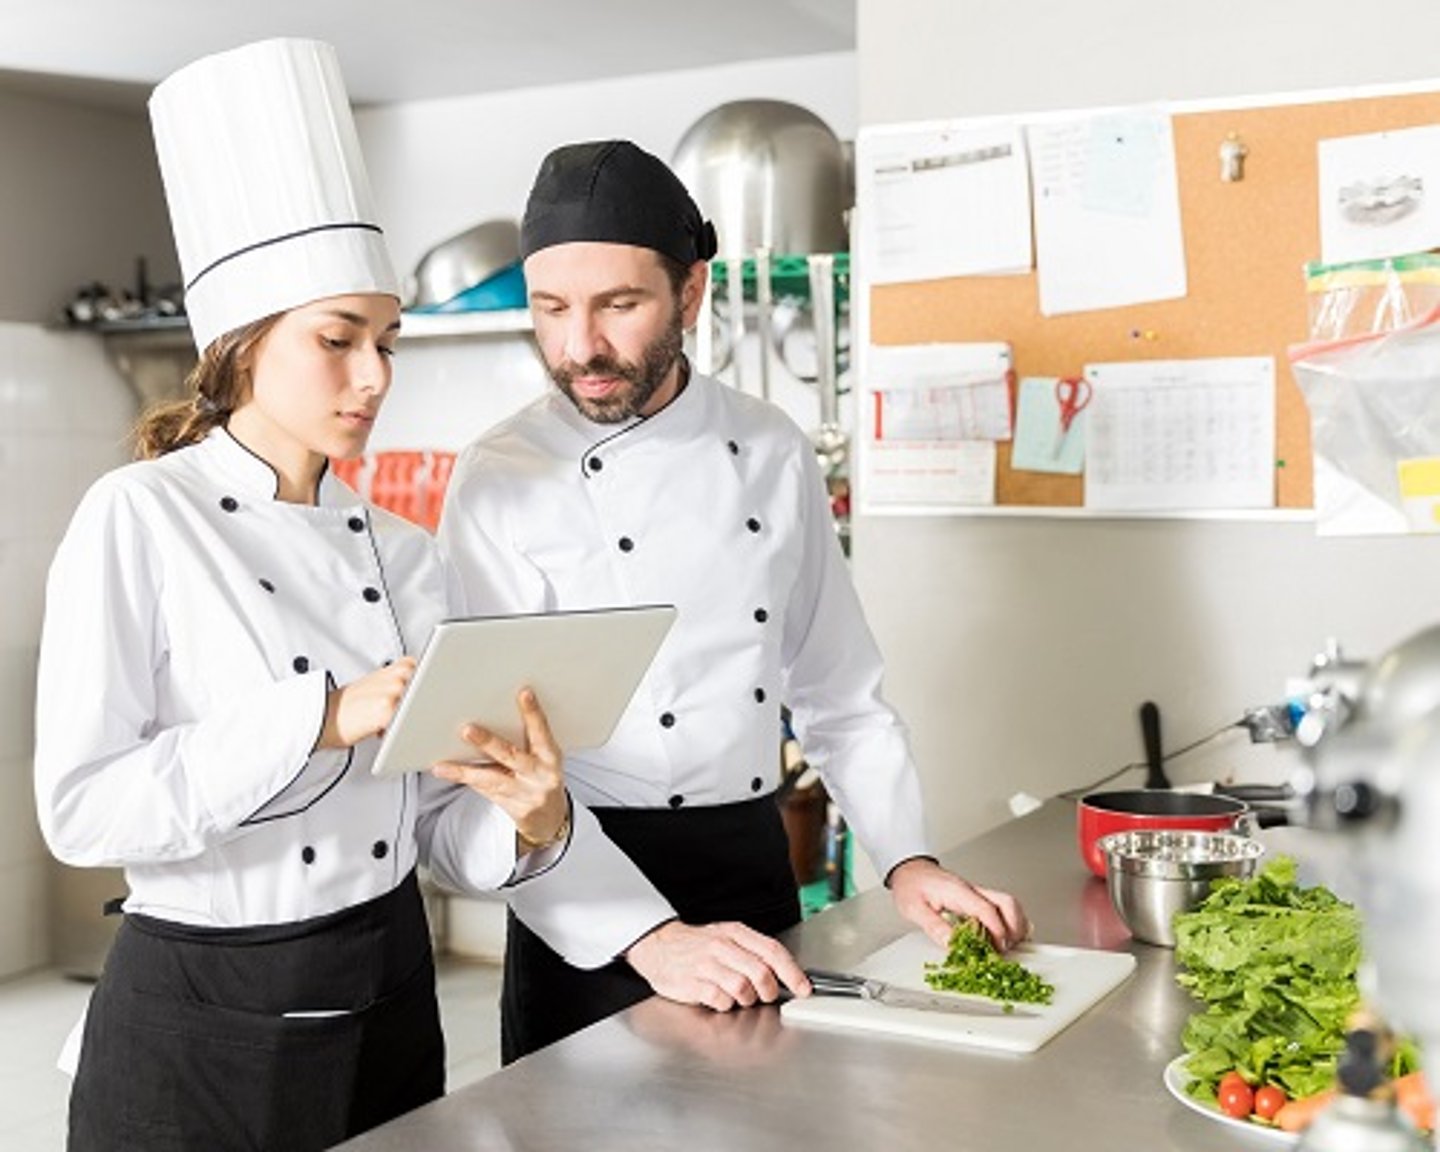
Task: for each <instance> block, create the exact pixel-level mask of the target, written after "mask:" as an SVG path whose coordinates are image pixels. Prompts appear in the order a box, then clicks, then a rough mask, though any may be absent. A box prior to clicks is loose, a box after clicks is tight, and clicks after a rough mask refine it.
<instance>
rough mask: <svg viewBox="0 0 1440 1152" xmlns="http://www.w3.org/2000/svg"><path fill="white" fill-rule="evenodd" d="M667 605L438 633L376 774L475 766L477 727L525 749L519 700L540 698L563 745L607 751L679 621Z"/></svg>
mask: <svg viewBox="0 0 1440 1152" xmlns="http://www.w3.org/2000/svg"><path fill="white" fill-rule="evenodd" d="M675 614H676V613H675V608H674V606H673V605H669V604H652V605H642V606H640V607H634V608H606V609H595V610H587V611H576V612H545V613H538V614H533V615H522V616H484V617H468V618H465V619H455V620H445V621H442V622H441V623H440V624H438V625H436V627H435V631H434V632H433V633H432V634H431V636H430V642H429V643H428V644H427V645H426V646H425V651H424V653H423V654H422V655H421V657H420V663H419V666H418V667H417V668H416V670H415V677H414V679H413V680H411V682H410V687H409V688H408V689H407V690H406V692H405V696H404V698H403V699H402V700H401V701H400V707H399V709H397V711H396V713H395V719H394V720H393V721H392V722H391V725H390V727H389V729H387V730H386V732H385V735H384V737H383V738H382V740H381V743H380V750H379V752H378V753H377V754H376V756H375V763H374V764H373V765H372V767H371V771H372V772H374V773H375V774H377V775H384V774H390V773H396V772H414V771H419V770H422V769H425V768H428V767H430V765H432V764H434V763H436V762H437V761H440V760H473V759H475V758H476V755H477V753H476V750H475V748H474V746H473V745H471V744H467V743H466V742H465V741H464V740H462V739H461V738H460V730H461V728H463V727H464V725H465V724H467V723H472V722H473V723H476V724H480V725H482V726H484V727H486V728H489V729H490V730H491V731H493V732H495V733H497V734H498V735H500V736H502V737H504V738H505V739H507V740H510V741H511V742H513V743H516V744H521V743H523V740H524V730H523V728H522V726H521V722H520V712H519V706H518V705H517V703H516V699H515V698H516V694H517V693H518V692H519V691H520V689H521V688H523V687H525V686H526V685H528V686H529V687H531V688H533V689H534V690H535V695H536V696H537V697H538V698H539V700H540V705H541V707H543V708H544V709H545V715H546V716H547V717H548V718H549V721H550V729H551V731H552V732H553V733H554V735H555V739H556V741H557V742H558V743H559V745H560V747H561V748H562V749H563V750H564V751H566V752H571V751H574V750H576V749H579V748H595V747H598V746H599V745H601V744H604V743H605V741H606V740H608V739H609V738H610V734H611V733H612V732H613V731H614V730H615V725H616V724H618V723H619V721H620V716H621V714H622V713H623V712H624V711H625V708H626V706H627V705H628V704H629V703H630V698H631V697H632V696H634V694H635V690H636V688H638V687H639V686H640V681H641V680H642V679H643V678H644V676H645V673H646V671H647V670H648V669H649V667H650V664H651V661H652V660H654V658H655V653H656V652H657V651H658V650H659V648H660V644H661V642H662V641H663V640H664V639H665V635H666V633H668V632H669V631H670V626H671V625H672V624H673V623H674V621H675Z"/></svg>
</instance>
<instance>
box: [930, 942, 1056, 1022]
mask: <svg viewBox="0 0 1440 1152" xmlns="http://www.w3.org/2000/svg"><path fill="white" fill-rule="evenodd" d="M925 983H927V984H928V985H930V987H931V988H934V989H937V990H938V991H941V992H962V993H964V994H966V995H968V996H985V997H988V998H989V999H991V1000H999V1001H1001V1002H1003V1003H1004V1004H1005V1006H1006V1008H1007V1010H1010V1011H1013V1008H1012V1005H1014V1004H1049V1003H1050V1001H1051V999H1053V998H1054V995H1055V988H1054V986H1053V985H1051V984H1049V983H1047V982H1046V981H1044V980H1042V979H1041V978H1040V977H1039V976H1037V975H1036V974H1035V973H1034V972H1031V971H1030V969H1028V968H1026V967H1025V966H1024V965H1023V964H1019V963H1017V962H1016V961H1014V960H1006V959H1005V958H1004V957H1003V956H1001V955H1000V953H999V952H997V951H996V950H995V945H994V944H992V943H991V942H990V936H989V934H988V933H987V932H986V931H985V929H984V928H982V927H981V926H980V924H979V922H978V921H976V920H973V919H966V920H961V921H959V922H958V923H957V924H956V925H955V930H954V931H953V932H951V933H950V949H949V951H948V952H947V953H946V956H945V959H944V960H943V961H940V962H928V963H926V965H925Z"/></svg>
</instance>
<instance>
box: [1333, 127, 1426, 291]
mask: <svg viewBox="0 0 1440 1152" xmlns="http://www.w3.org/2000/svg"><path fill="white" fill-rule="evenodd" d="M1318 161H1319V180H1320V259H1321V260H1322V261H1323V262H1325V263H1326V264H1338V263H1348V262H1350V261H1353V260H1379V259H1383V258H1384V257H1386V256H1405V255H1408V254H1410V253H1412V252H1423V251H1426V250H1427V249H1430V248H1435V247H1440V195H1437V193H1440V125H1434V124H1431V125H1427V126H1426V127H1423V128H1405V129H1401V130H1399V131H1395V132H1371V133H1368V134H1365V135H1361V136H1341V137H1337V138H1336V139H1333V140H1321V141H1320V143H1319V155H1318Z"/></svg>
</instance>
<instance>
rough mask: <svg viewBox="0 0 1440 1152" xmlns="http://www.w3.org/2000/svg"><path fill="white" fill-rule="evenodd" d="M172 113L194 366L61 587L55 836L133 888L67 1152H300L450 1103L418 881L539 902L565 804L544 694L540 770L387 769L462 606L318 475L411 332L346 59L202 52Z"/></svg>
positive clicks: (53, 660)
mask: <svg viewBox="0 0 1440 1152" xmlns="http://www.w3.org/2000/svg"><path fill="white" fill-rule="evenodd" d="M151 115H152V120H153V123H154V127H155V135H156V144H157V149H158V152H159V155H160V161H161V168H162V172H163V174H164V178H165V185H166V196H167V199H168V201H169V205H170V210H171V217H172V221H173V223H174V225H175V232H176V240H177V246H178V248H179V252H180V259H181V265H182V269H183V270H184V273H185V277H186V280H187V296H186V301H187V311H188V313H189V317H190V323H191V328H192V330H193V332H194V335H195V340H196V343H197V346H198V347H199V348H200V350H201V358H200V362H199V364H198V366H197V367H196V369H195V371H194V373H193V374H192V376H191V378H190V383H191V385H192V387H193V389H194V398H193V400H192V401H191V402H189V403H188V404H182V405H180V406H179V407H171V408H168V409H164V410H162V411H161V412H159V413H157V414H156V415H154V416H152V417H149V418H147V419H145V420H143V421H142V424H141V426H140V429H139V445H140V452H139V454H140V455H141V456H142V457H143V459H141V460H140V461H138V462H136V463H133V464H130V465H128V466H126V467H123V468H121V469H118V470H117V471H115V472H113V473H111V474H109V475H107V476H105V477H102V478H101V479H100V480H99V481H98V482H97V483H96V484H95V485H94V486H93V487H92V488H91V490H90V491H89V492H88V493H87V494H86V496H85V497H84V499H83V501H82V502H81V504H80V507H79V509H78V511H77V512H76V513H75V516H74V519H73V521H72V523H71V525H70V528H69V530H68V531H67V533H66V535H65V538H64V540H63V542H62V543H61V545H60V548H59V550H58V552H57V554H56V557H55V560H54V564H53V567H52V570H51V574H50V581H49V585H48V602H47V612H46V620H45V628H44V635H43V640H42V646H41V655H40V672H39V689H38V693H39V696H38V708H37V724H38V732H37V749H36V795H37V800H38V806H39V813H40V821H41V825H42V828H43V831H44V834H45V837H46V840H47V841H48V843H49V845H50V847H51V848H52V850H53V851H54V853H55V854H56V855H57V856H58V857H59V858H60V859H61V860H63V861H65V862H66V863H69V864H73V865H78V866H82V867H87V866H97V865H108V866H113V865H120V866H123V867H124V869H125V874H126V880H127V882H128V885H129V895H128V898H127V899H126V901H125V904H124V911H125V919H124V921H123V923H122V924H121V927H120V929H119V932H118V934H117V936H116V938H115V941H114V944H113V945H112V948H111V951H110V953H109V956H108V959H107V962H106V966H105V971H104V974H103V976H102V977H101V979H100V981H99V983H98V984H97V986H96V988H95V990H94V993H93V995H92V998H91V1003H90V1007H89V1010H88V1013H87V1017H86V1020H85V1022H84V1028H83V1039H82V1040H81V1043H80V1054H79V1063H78V1069H77V1071H76V1079H75V1083H74V1086H73V1090H72V1093H71V1103H70V1133H69V1146H70V1148H71V1149H77V1150H78V1149H111V1148H143V1149H146V1150H147V1152H154V1150H160V1149H172V1148H173V1149H182V1148H183V1149H197V1148H204V1149H207V1150H213V1149H229V1148H236V1149H240V1148H244V1149H281V1148H283V1149H286V1150H287V1152H304V1150H308V1149H319V1148H323V1147H328V1146H330V1145H332V1144H334V1143H337V1142H339V1141H341V1140H343V1139H345V1138H347V1137H349V1136H351V1135H353V1134H355V1133H358V1132H361V1131H364V1130H365V1129H367V1128H369V1127H372V1126H374V1125H376V1124H379V1123H381V1122H383V1121H385V1120H387V1119H389V1118H391V1117H393V1116H396V1115H398V1114H399V1113H401V1112H403V1111H406V1110H407V1109H410V1108H413V1107H415V1106H417V1105H419V1104H422V1103H424V1102H426V1101H429V1100H431V1099H434V1098H436V1097H437V1096H439V1095H440V1094H441V1093H442V1092H443V1090H444V1044H443V1040H442V1037H441V1031H440V1023H439V1015H438V1010H437V1004H436V995H435V976H434V967H433V962H432V957H431V948H430V940H429V932H428V929H427V925H426V920H425V915H424V910H423V906H422V902H421V897H420V893H419V890H418V887H417V883H416V874H415V870H416V865H417V863H425V864H427V865H428V866H429V868H430V869H431V870H432V872H433V873H434V874H435V876H436V877H437V879H439V880H440V881H441V882H442V883H445V884H446V885H447V886H452V887H456V888H459V889H463V890H471V891H478V890H485V889H493V888H496V887H500V886H502V885H505V884H507V883H520V882H523V880H524V879H525V878H527V877H528V876H530V875H534V874H537V873H538V872H541V871H543V870H544V869H545V868H546V867H548V866H549V865H550V864H552V863H554V861H555V860H556V859H558V858H559V856H560V855H561V854H562V853H563V852H564V849H565V844H566V840H567V830H568V826H569V811H568V803H569V801H568V798H567V795H566V792H565V788H564V784H563V780H562V775H561V771H560V762H561V754H560V752H559V750H558V749H557V748H556V747H555V744H554V742H553V740H552V739H551V738H550V735H549V731H548V728H547V726H546V723H545V718H544V715H543V713H542V712H541V711H540V709H539V706H538V705H537V703H536V702H535V700H534V697H533V695H532V694H530V693H528V692H526V693H523V694H522V700H521V702H520V708H521V712H522V717H523V720H524V727H525V731H526V733H527V747H526V748H515V747H513V746H511V745H509V744H508V743H506V742H504V741H502V740H500V739H498V738H496V737H494V736H493V735H491V734H490V733H487V732H485V731H482V730H479V729H471V730H469V736H470V738H471V742H472V743H474V744H475V746H476V747H477V749H478V750H479V751H480V752H481V753H483V754H484V755H486V756H488V757H490V758H491V759H492V760H493V761H494V763H493V764H491V765H490V766H489V767H477V766H474V765H461V764H449V765H440V766H437V767H436V768H434V769H433V770H432V772H431V773H417V774H407V775H402V776H398V777H396V776H385V777H377V776H374V775H372V774H371V772H370V771H369V769H370V763H371V761H372V759H373V756H374V750H375V747H376V744H377V742H376V741H375V740H374V739H372V737H374V736H375V735H376V734H377V733H379V732H381V731H382V730H383V729H384V728H385V727H386V725H387V724H388V723H389V722H390V720H391V718H392V716H393V714H394V711H395V707H396V703H397V701H398V699H399V697H400V695H401V693H402V691H403V690H404V688H405V685H406V682H407V680H408V679H409V677H410V675H411V672H412V669H413V665H414V662H413V660H412V659H411V656H410V654H412V653H414V652H416V651H418V650H419V648H420V647H421V646H422V645H423V643H424V641H425V639H426V637H427V635H428V634H429V632H430V629H431V627H432V625H434V624H435V623H436V622H437V621H438V620H439V619H440V618H441V617H442V616H444V615H445V614H446V608H447V600H448V589H447V575H446V571H445V569H444V568H443V567H442V565H441V563H440V561H439V559H438V558H437V552H436V550H435V547H434V545H433V543H432V541H431V538H430V537H429V536H428V535H426V534H425V533H424V532H423V531H421V530H420V529H418V528H416V527H413V526H411V525H409V524H406V523H404V522H403V521H401V520H399V519H398V518H396V517H394V516H391V515H389V514H387V513H385V512H383V511H381V510H379V509H375V508H371V507H368V506H367V505H365V504H364V503H363V502H362V501H361V500H360V499H358V498H357V497H356V496H355V494H354V493H353V492H351V491H350V490H349V489H347V488H346V487H344V486H343V485H342V484H340V483H339V482H338V481H337V480H336V479H335V478H334V476H333V475H332V474H331V473H330V472H329V471H328V470H327V467H326V461H327V458H330V457H343V458H349V457H354V456H356V455H357V454H359V453H360V452H362V451H363V450H364V447H365V444H366V440H367V438H368V436H369V433H370V429H371V427H372V426H373V424H374V420H375V417H376V414H377V413H378V411H379V409H380V406H381V403H382V402H383V400H384V399H385V395H386V392H387V390H388V388H389V386H390V378H391V362H390V358H391V355H392V353H393V347H394V343H395V340H396V336H397V333H398V329H399V324H400V307H399V301H398V291H397V288H396V281H395V277H394V273H393V272H392V270H391V268H390V264H389V260H388V257H387V256H386V253H385V248H384V241H383V238H382V237H381V236H380V234H379V230H378V229H377V228H376V227H375V226H374V224H373V223H371V222H370V219H371V211H370V198H369V193H368V189H367V188H366V187H365V183H364V171H363V168H362V167H361V165H360V156H359V149H358V145H357V143H356V140H355V136H354V128H353V124H352V123H351V121H350V115H349V107H348V103H347V101H346V99H345V94H344V90H343V85H342V83H341V80H340V76H339V70H338V67H337V66H336V63H335V58H334V54H333V52H332V51H331V50H330V49H329V48H328V46H326V45H323V44H316V43H314V42H308V41H269V42H266V43H262V44H257V45H251V46H249V47H246V48H242V49H238V50H236V51H233V52H228V53H223V54H221V55H219V56H215V57H209V58H207V59H205V60H201V61H199V62H198V63H196V64H193V65H191V66H190V67H188V68H186V69H182V70H181V71H180V72H178V73H176V74H175V75H174V76H172V77H170V78H169V79H168V80H166V81H165V82H164V83H162V84H161V85H160V86H159V87H158V88H157V89H156V92H155V94H154V96H153V97H152V100H151ZM317 126H320V127H321V128H323V129H324V130H322V131H316V130H315V129H316V127H317ZM467 784H468V785H470V787H465V786H463V785H467Z"/></svg>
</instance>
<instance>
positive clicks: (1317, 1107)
mask: <svg viewBox="0 0 1440 1152" xmlns="http://www.w3.org/2000/svg"><path fill="white" fill-rule="evenodd" d="M1334 1098H1335V1090H1334V1089H1333V1088H1327V1089H1325V1091H1324V1092H1316V1093H1314V1094H1313V1095H1310V1096H1298V1097H1296V1098H1295V1099H1294V1100H1287V1101H1286V1102H1285V1104H1284V1105H1283V1106H1282V1107H1281V1109H1280V1111H1278V1112H1276V1113H1275V1127H1277V1128H1282V1129H1284V1130H1285V1131H1286V1132H1301V1131H1304V1130H1305V1129H1306V1128H1308V1127H1309V1126H1310V1121H1312V1120H1314V1119H1315V1117H1316V1116H1317V1115H1318V1114H1319V1113H1320V1112H1322V1111H1324V1109H1325V1108H1326V1106H1327V1105H1329V1103H1330V1101H1331V1100H1333V1099H1334Z"/></svg>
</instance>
